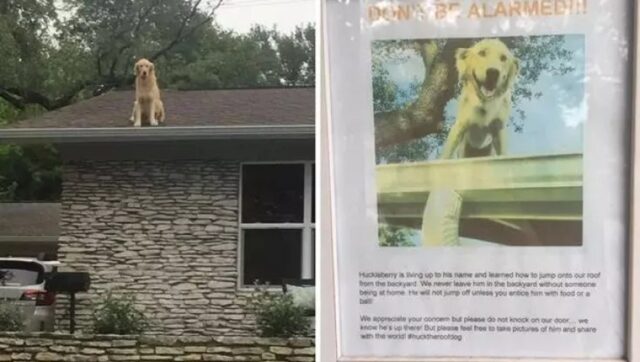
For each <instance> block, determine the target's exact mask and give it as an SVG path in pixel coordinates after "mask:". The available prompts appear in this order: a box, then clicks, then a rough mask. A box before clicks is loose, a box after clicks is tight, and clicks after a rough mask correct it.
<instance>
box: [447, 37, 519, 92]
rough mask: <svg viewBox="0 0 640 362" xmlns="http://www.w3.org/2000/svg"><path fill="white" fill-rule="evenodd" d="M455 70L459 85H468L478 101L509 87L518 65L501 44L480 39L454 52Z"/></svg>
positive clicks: (516, 72)
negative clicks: (469, 83)
mask: <svg viewBox="0 0 640 362" xmlns="http://www.w3.org/2000/svg"><path fill="white" fill-rule="evenodd" d="M456 68H458V75H459V76H460V80H461V81H462V82H463V83H464V82H471V83H472V84H473V86H474V88H475V89H476V91H477V93H478V95H479V96H480V97H481V98H492V97H494V96H498V95H501V94H503V93H504V92H505V91H507V90H508V89H509V88H511V87H512V86H513V83H514V82H515V79H516V76H517V75H518V71H519V69H520V65H519V62H518V59H516V57H514V56H513V54H512V53H511V51H509V48H507V46H506V45H504V43H503V42H501V41H500V40H498V39H483V40H481V41H479V42H477V43H476V44H474V45H473V46H472V47H470V48H460V49H458V50H457V51H456Z"/></svg>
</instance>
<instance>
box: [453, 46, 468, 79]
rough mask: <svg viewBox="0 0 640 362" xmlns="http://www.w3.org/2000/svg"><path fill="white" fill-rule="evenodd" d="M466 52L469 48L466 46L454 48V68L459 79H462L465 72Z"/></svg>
mask: <svg viewBox="0 0 640 362" xmlns="http://www.w3.org/2000/svg"><path fill="white" fill-rule="evenodd" d="M468 53H469V49H467V48H458V49H456V69H457V70H458V78H459V79H460V80H462V78H463V77H464V75H465V73H466V72H467V55H468Z"/></svg>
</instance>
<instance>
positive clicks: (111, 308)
mask: <svg viewBox="0 0 640 362" xmlns="http://www.w3.org/2000/svg"><path fill="white" fill-rule="evenodd" d="M147 327H149V321H148V320H147V317H145V315H144V314H143V313H142V312H140V311H138V310H137V309H136V308H135V298H134V297H133V296H130V295H125V296H122V297H114V296H113V295H112V294H111V292H109V293H107V295H106V297H105V298H104V299H103V300H102V302H101V303H100V304H99V305H98V307H97V308H96V309H95V311H94V313H93V330H94V332H95V333H99V334H140V333H142V332H143V331H144V330H145V329H146V328H147Z"/></svg>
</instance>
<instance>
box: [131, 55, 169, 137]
mask: <svg viewBox="0 0 640 362" xmlns="http://www.w3.org/2000/svg"><path fill="white" fill-rule="evenodd" d="M134 72H135V74H136V99H135V101H134V102H133V112H132V114H131V122H133V126H134V127H140V126H141V125H142V119H145V120H147V121H148V122H149V124H150V125H152V126H157V125H158V122H160V123H164V116H165V115H164V105H163V103H162V100H161V99H160V89H159V88H158V82H157V80H156V71H155V66H154V65H153V63H151V62H150V61H148V60H147V59H144V58H143V59H140V60H138V61H137V62H136V65H135V66H134Z"/></svg>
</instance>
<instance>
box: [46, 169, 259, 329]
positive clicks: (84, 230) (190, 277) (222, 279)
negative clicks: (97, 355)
mask: <svg viewBox="0 0 640 362" xmlns="http://www.w3.org/2000/svg"><path fill="white" fill-rule="evenodd" d="M238 190H239V163H238V162H228V161H225V162H218V161H100V162H97V161H89V162H70V163H67V164H65V165H64V168H63V194H62V225H61V226H62V227H61V229H62V230H61V237H60V247H59V254H58V255H59V260H60V261H61V262H62V268H61V270H62V271H86V272H89V273H90V274H91V279H92V285H91V291H90V292H89V293H80V294H78V295H77V300H78V303H79V304H78V311H77V317H76V321H77V326H78V328H79V330H81V331H82V330H84V331H85V332H90V329H89V328H90V326H91V324H90V320H91V318H90V317H91V313H92V304H93V303H94V302H95V301H96V300H98V298H99V297H100V296H101V295H103V294H104V293H105V292H106V291H108V290H112V291H113V293H114V294H121V293H131V294H134V295H135V296H136V298H137V304H138V305H139V306H140V308H141V309H142V311H143V312H144V313H145V314H146V315H147V316H148V317H149V318H150V319H151V321H152V322H153V324H152V327H151V329H150V330H149V331H148V332H151V333H158V334H174V335H194V334H205V335H213V336H221V335H255V330H254V324H255V320H254V318H253V316H252V315H251V313H248V312H247V310H246V302H247V301H246V295H247V293H246V292H239V291H238V290H237V277H238V267H237V257H238V255H237V253H238V251H237V248H238ZM59 301H60V302H59V303H58V305H59V308H58V310H57V317H58V318H57V319H58V330H65V331H66V328H67V315H66V313H67V309H66V303H65V297H64V296H62V297H60V298H59Z"/></svg>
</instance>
